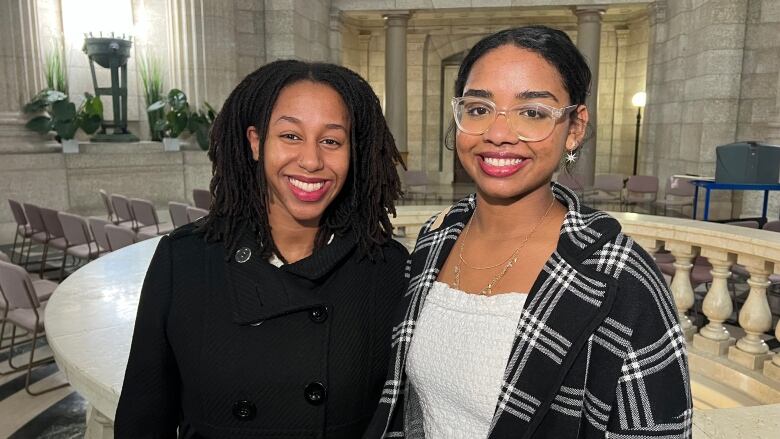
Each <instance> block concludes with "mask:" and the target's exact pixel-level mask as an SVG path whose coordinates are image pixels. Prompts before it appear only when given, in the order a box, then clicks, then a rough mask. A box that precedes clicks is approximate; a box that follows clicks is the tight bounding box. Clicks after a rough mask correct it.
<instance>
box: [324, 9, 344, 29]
mask: <svg viewBox="0 0 780 439" xmlns="http://www.w3.org/2000/svg"><path fill="white" fill-rule="evenodd" d="M328 18H329V19H330V23H329V25H330V30H332V31H339V32H340V31H341V26H342V25H343V24H344V14H342V12H341V9H339V8H333V7H332V8H330V12H329V13H328Z"/></svg>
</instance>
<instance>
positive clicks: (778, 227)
mask: <svg viewBox="0 0 780 439" xmlns="http://www.w3.org/2000/svg"><path fill="white" fill-rule="evenodd" d="M763 229H764V230H771V231H773V232H780V220H774V221H769V222H768V223H766V224H764V227H763Z"/></svg>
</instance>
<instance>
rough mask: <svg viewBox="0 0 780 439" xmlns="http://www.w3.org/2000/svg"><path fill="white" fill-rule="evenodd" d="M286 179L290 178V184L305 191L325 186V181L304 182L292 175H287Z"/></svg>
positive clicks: (312, 190) (316, 189)
mask: <svg viewBox="0 0 780 439" xmlns="http://www.w3.org/2000/svg"><path fill="white" fill-rule="evenodd" d="M287 179H288V180H290V184H292V185H293V186H295V187H297V188H298V189H301V190H303V191H306V192H314V191H318V190H320V189H322V187H323V186H325V182H322V181H321V182H319V183H306V182H305V181H300V180H296V179H294V178H292V177H287Z"/></svg>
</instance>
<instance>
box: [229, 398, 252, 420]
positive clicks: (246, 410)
mask: <svg viewBox="0 0 780 439" xmlns="http://www.w3.org/2000/svg"><path fill="white" fill-rule="evenodd" d="M256 414H257V407H255V404H254V403H253V402H252V401H247V400H245V399H242V400H240V401H236V402H234V403H233V416H235V417H236V419H238V420H240V421H249V420H252V419H254V418H255V415H256Z"/></svg>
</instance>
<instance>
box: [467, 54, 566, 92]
mask: <svg viewBox="0 0 780 439" xmlns="http://www.w3.org/2000/svg"><path fill="white" fill-rule="evenodd" d="M467 90H485V91H488V92H490V93H491V94H492V95H493V96H494V99H495V100H496V101H498V100H500V99H502V98H503V99H508V98H510V97H511V98H514V97H515V96H516V95H518V94H519V93H522V92H526V91H548V92H550V93H552V94H553V95H555V96H556V97H557V98H558V101H559V102H562V103H563V102H568V101H569V94H568V93H566V89H565V88H564V86H563V79H562V77H561V74H560V73H559V72H558V70H557V69H556V68H555V67H554V66H553V65H552V64H550V63H549V62H548V61H547V60H546V59H544V58H542V56H541V55H539V54H537V53H535V52H532V51H530V50H526V49H522V48H520V47H517V46H513V45H509V44H507V45H503V46H500V47H497V48H495V49H493V50H490V51H489V52H487V53H485V54H484V55H482V57H480V58H479V59H478V60H477V61H476V62H475V63H474V65H473V66H472V68H471V71H470V72H469V76H468V78H467V79H466V84H465V87H464V92H465V91H467Z"/></svg>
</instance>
